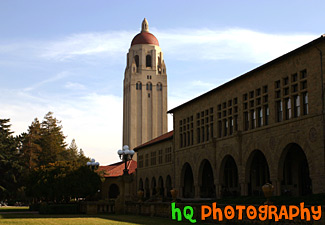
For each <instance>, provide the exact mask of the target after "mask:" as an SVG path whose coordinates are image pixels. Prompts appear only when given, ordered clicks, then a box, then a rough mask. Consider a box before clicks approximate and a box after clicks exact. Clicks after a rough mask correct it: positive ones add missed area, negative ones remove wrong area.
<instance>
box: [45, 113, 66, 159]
mask: <svg viewBox="0 0 325 225" xmlns="http://www.w3.org/2000/svg"><path fill="white" fill-rule="evenodd" d="M60 123H61V121H59V120H57V119H56V118H54V117H53V113H52V112H49V113H47V114H46V115H45V117H44V120H43V122H42V123H41V139H40V141H39V145H40V147H41V148H42V154H41V155H40V156H39V164H40V165H46V164H48V163H53V162H56V161H61V160H66V158H65V156H66V154H65V153H66V147H67V144H66V143H65V136H64V135H63V131H62V126H61V125H60Z"/></svg>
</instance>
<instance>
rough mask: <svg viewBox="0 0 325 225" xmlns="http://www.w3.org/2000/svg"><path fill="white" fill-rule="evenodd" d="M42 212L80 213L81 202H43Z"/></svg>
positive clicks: (40, 211) (40, 210)
mask: <svg viewBox="0 0 325 225" xmlns="http://www.w3.org/2000/svg"><path fill="white" fill-rule="evenodd" d="M39 213H40V214H79V213H80V207H79V204H47V203H42V204H41V206H40V209H39Z"/></svg>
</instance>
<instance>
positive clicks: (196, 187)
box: [194, 184, 200, 198]
mask: <svg viewBox="0 0 325 225" xmlns="http://www.w3.org/2000/svg"><path fill="white" fill-rule="evenodd" d="M194 191H195V192H194V198H200V186H199V185H198V184H194Z"/></svg>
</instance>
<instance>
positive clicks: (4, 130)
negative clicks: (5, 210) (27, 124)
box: [0, 119, 22, 200]
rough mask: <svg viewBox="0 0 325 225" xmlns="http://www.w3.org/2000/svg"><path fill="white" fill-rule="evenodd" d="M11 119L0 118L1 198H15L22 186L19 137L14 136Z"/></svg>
mask: <svg viewBox="0 0 325 225" xmlns="http://www.w3.org/2000/svg"><path fill="white" fill-rule="evenodd" d="M9 122H10V120H9V119H0V200H4V199H10V198H14V197H15V194H16V193H17V190H18V188H19V187H20V182H19V180H20V175H21V171H22V167H21V165H20V161H19V151H18V146H19V139H18V138H17V137H14V136H12V133H13V132H12V131H10V126H11V125H10V124H8V123H9Z"/></svg>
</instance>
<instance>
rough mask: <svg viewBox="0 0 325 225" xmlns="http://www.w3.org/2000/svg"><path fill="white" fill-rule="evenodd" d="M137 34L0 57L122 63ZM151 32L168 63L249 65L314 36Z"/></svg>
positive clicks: (4, 47)
mask: <svg viewBox="0 0 325 225" xmlns="http://www.w3.org/2000/svg"><path fill="white" fill-rule="evenodd" d="M137 32H138V31H135V30H134V31H109V32H89V33H80V34H73V35H70V36H67V37H65V38H61V39H60V40H52V41H45V40H39V41H25V42H24V41H21V43H11V44H10V43H1V42H0V54H8V53H10V54H14V53H15V52H16V53H20V54H23V52H29V54H31V55H32V56H38V57H41V58H43V59H47V60H56V61H66V60H75V61H78V60H79V61H82V60H81V59H82V57H87V60H84V61H85V62H88V63H91V62H92V60H91V59H92V58H93V57H105V60H106V61H107V62H110V61H118V62H119V63H124V59H125V54H126V52H127V49H128V48H129V47H130V44H131V40H132V38H133V37H134V36H135V34H136V33H137ZM152 33H153V34H154V35H155V36H156V37H157V38H158V40H159V43H160V46H161V47H162V49H163V51H164V54H165V55H168V58H169V59H170V60H186V61H193V60H195V61H199V60H214V61H215V60H224V59H226V60H241V61H245V62H250V63H265V62H266V61H269V60H271V59H274V58H276V57H278V56H280V55H282V54H285V53H287V52H289V51H291V50H293V49H295V48H297V47H299V46H301V45H303V44H305V43H307V42H309V41H311V40H313V39H315V38H317V36H318V35H315V34H303V33H302V34H281V33H279V34H276V33H275V34H269V33H264V32H259V31H254V30H249V29H243V28H228V29H175V30H156V29H153V30H152ZM29 56H30V55H29ZM89 56H91V57H89ZM0 59H1V57H0ZM1 61H2V60H1ZM0 63H1V62H0ZM2 63H5V62H4V61H3V62H2Z"/></svg>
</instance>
